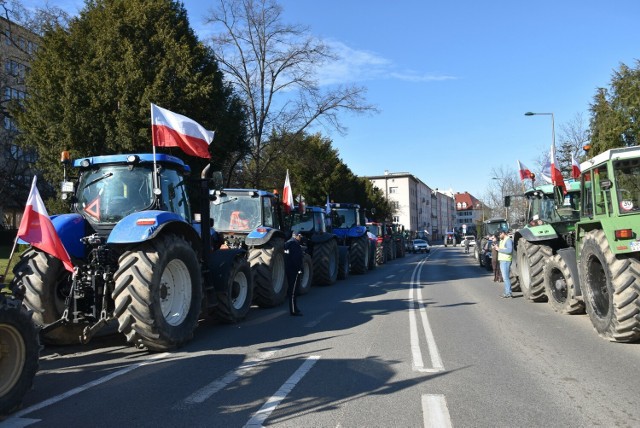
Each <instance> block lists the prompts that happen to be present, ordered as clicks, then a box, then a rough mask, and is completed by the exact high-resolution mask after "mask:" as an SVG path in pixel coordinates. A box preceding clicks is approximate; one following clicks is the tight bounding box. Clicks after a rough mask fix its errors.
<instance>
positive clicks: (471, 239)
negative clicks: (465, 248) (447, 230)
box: [462, 235, 476, 247]
mask: <svg viewBox="0 0 640 428" xmlns="http://www.w3.org/2000/svg"><path fill="white" fill-rule="evenodd" d="M464 239H466V240H467V241H469V246H470V247H473V246H475V245H476V237H475V236H473V235H467V236H465V237H464ZM462 244H464V240H463V241H462Z"/></svg>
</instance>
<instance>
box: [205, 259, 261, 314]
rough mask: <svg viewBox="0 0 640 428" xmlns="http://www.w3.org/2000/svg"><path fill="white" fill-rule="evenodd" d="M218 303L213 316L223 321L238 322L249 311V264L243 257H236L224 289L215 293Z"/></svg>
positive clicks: (250, 291)
mask: <svg viewBox="0 0 640 428" xmlns="http://www.w3.org/2000/svg"><path fill="white" fill-rule="evenodd" d="M216 297H217V298H218V304H217V305H216V306H215V307H214V309H213V313H212V314H213V316H214V317H216V318H217V319H219V320H220V321H222V322H225V323H235V322H238V321H240V320H242V319H244V317H246V316H247V314H248V313H249V309H251V302H252V300H253V283H252V280H251V266H249V262H248V261H247V260H246V259H245V258H244V257H236V258H235V259H234V260H233V264H232V265H231V272H229V277H228V279H227V284H226V288H225V290H224V291H221V292H218V293H216Z"/></svg>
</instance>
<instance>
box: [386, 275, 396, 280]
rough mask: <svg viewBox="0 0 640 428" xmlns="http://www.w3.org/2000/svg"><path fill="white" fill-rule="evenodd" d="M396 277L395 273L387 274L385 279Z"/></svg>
mask: <svg viewBox="0 0 640 428" xmlns="http://www.w3.org/2000/svg"><path fill="white" fill-rule="evenodd" d="M394 277H395V275H387V276H385V277H384V279H391V278H394Z"/></svg>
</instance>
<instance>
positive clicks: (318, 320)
mask: <svg viewBox="0 0 640 428" xmlns="http://www.w3.org/2000/svg"><path fill="white" fill-rule="evenodd" d="M332 313H333V312H331V311H329V312H325V313H324V314H322V315H320V316H319V317H318V318H316V319H315V320H313V321H311V322H309V323H307V324H305V325H304V327H305V328H311V327H315V326H317V325H318V324H320V321H322V320H323V319H325V318H326V317H328V316H329V315H331V314H332Z"/></svg>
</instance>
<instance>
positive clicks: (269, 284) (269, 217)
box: [211, 189, 308, 307]
mask: <svg viewBox="0 0 640 428" xmlns="http://www.w3.org/2000/svg"><path fill="white" fill-rule="evenodd" d="M211 194H212V195H214V198H213V201H212V202H211V218H212V220H213V223H214V225H215V228H216V232H217V233H218V235H219V238H220V239H221V241H222V242H223V246H222V248H225V249H241V250H243V251H246V255H247V260H248V262H249V264H250V266H251V272H252V274H253V279H254V282H255V289H254V290H253V292H252V296H253V302H255V303H256V304H257V305H258V306H261V307H272V306H277V305H280V304H281V303H282V302H284V300H285V298H286V296H287V286H286V275H285V267H284V242H285V240H286V238H287V234H286V233H285V232H284V231H283V217H282V206H281V205H282V204H281V203H280V200H279V198H278V196H277V195H276V194H274V193H271V192H267V191H264V190H257V189H219V190H213V191H212V192H211ZM303 279H304V278H303ZM307 282H308V278H307ZM306 287H308V284H307V283H305V284H302V285H301V288H306Z"/></svg>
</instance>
